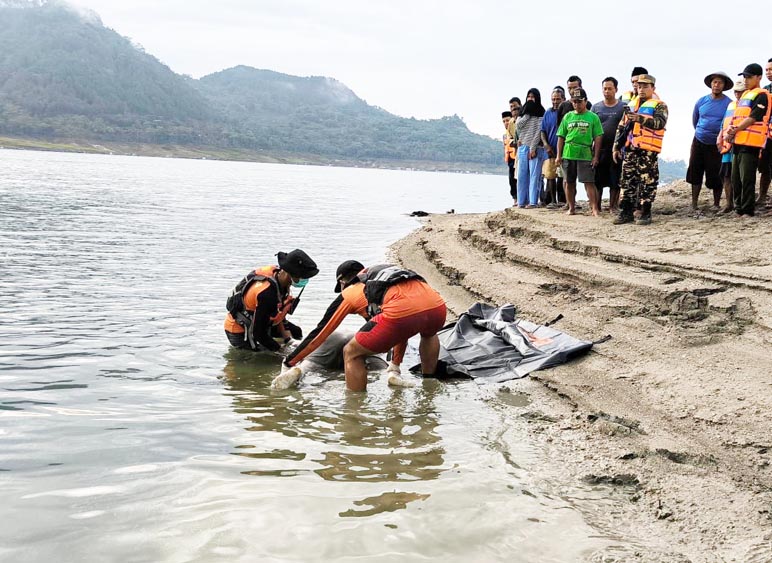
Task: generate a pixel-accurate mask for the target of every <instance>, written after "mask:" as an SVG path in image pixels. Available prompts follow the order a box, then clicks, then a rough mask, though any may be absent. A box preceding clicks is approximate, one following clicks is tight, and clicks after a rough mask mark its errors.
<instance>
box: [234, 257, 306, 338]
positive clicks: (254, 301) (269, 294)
mask: <svg viewBox="0 0 772 563" xmlns="http://www.w3.org/2000/svg"><path fill="white" fill-rule="evenodd" d="M277 256H278V262H279V264H278V265H276V266H264V267H262V268H258V269H256V270H254V271H253V272H250V273H249V274H247V276H246V277H245V278H244V279H243V280H242V281H241V282H240V283H239V284H238V285H237V286H236V288H235V289H234V291H233V294H232V295H231V297H230V298H229V299H228V303H227V309H228V315H227V316H226V317H225V335H226V336H227V338H228V342H230V343H231V345H232V346H235V347H236V348H246V349H252V350H255V351H269V352H279V351H280V350H281V348H282V345H281V344H279V342H277V341H276V339H277V338H278V339H280V340H282V341H283V342H284V343H285V344H286V343H288V342H291V339H292V338H295V339H300V338H302V337H303V331H302V330H301V329H300V327H298V326H296V325H294V324H292V323H291V322H289V321H288V320H287V319H286V316H287V315H288V314H291V313H292V312H293V311H294V308H295V306H296V305H297V301H296V298H294V297H293V296H292V295H291V294H290V287H295V288H301V290H302V288H303V287H305V285H306V284H307V283H308V280H309V279H310V278H312V277H314V276H315V275H316V274H318V273H319V269H318V268H317V267H316V263H315V262H314V261H313V260H312V259H311V258H310V257H309V256H308V254H306V253H305V252H303V251H302V250H298V249H295V250H293V251H292V252H290V253H286V252H279V253H278V254H277Z"/></svg>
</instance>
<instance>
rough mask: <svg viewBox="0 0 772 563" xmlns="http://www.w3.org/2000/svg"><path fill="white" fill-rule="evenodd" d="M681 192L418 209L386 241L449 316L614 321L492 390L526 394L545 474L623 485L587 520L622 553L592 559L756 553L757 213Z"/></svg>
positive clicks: (768, 451) (761, 268) (764, 549)
mask: <svg viewBox="0 0 772 563" xmlns="http://www.w3.org/2000/svg"><path fill="white" fill-rule="evenodd" d="M690 189H691V188H690V186H688V185H687V184H686V183H684V182H677V183H675V184H671V185H669V186H666V187H662V188H660V192H659V194H658V199H657V200H656V201H655V204H654V210H653V221H654V222H653V223H652V225H650V226H648V227H643V226H636V225H621V226H614V225H612V224H611V221H612V217H611V216H610V215H609V214H608V213H604V215H603V217H602V218H600V219H594V218H592V217H591V216H589V215H583V214H582V213H586V207H585V209H584V210H583V212H580V214H579V215H577V216H574V217H568V216H566V215H565V214H563V213H561V212H559V211H552V210H546V209H536V210H519V209H507V210H504V211H499V212H493V213H488V214H480V215H432V216H430V217H428V218H427V220H426V222H425V224H424V226H423V227H422V228H420V229H418V230H416V231H414V232H413V233H412V234H410V235H409V236H407V237H406V238H404V239H402V240H400V241H398V242H396V243H395V244H394V245H393V246H392V249H391V251H392V255H393V256H394V258H395V259H396V260H397V261H398V262H400V263H402V264H403V265H405V266H407V267H410V268H413V269H415V270H417V271H419V272H420V273H421V274H422V275H424V276H425V277H426V278H427V281H429V283H430V284H432V286H434V287H435V288H436V289H437V290H438V291H440V293H442V295H443V297H444V298H445V299H446V301H447V303H448V308H449V310H450V311H452V312H453V313H454V314H456V315H458V314H460V313H462V312H463V311H465V310H466V309H467V308H468V307H469V306H470V305H471V304H472V303H474V302H475V301H486V302H489V303H493V304H497V305H500V304H503V303H505V302H511V303H514V304H515V306H516V307H517V308H518V311H519V312H520V314H521V315H522V317H524V318H527V319H529V320H532V321H534V322H545V321H546V320H548V319H552V318H554V317H556V316H557V315H558V314H563V315H564V318H563V319H562V320H561V321H560V322H559V323H558V324H557V325H556V328H558V329H560V330H564V331H566V332H567V333H569V334H572V335H573V336H576V337H578V338H582V339H588V340H596V339H599V338H601V337H603V336H605V335H607V334H610V335H611V336H612V339H611V340H610V341H608V342H606V343H603V344H599V345H597V346H595V347H594V348H593V350H592V351H591V352H590V354H588V355H587V356H585V357H584V358H581V359H579V360H575V361H572V362H570V363H568V364H566V365H563V366H559V367H557V368H553V369H550V370H546V371H541V372H536V373H534V374H532V375H531V376H530V377H528V378H525V379H521V380H515V381H509V382H507V383H506V384H504V385H501V386H496V387H495V388H494V391H496V390H497V392H498V393H499V394H501V393H507V392H510V391H511V392H517V393H525V394H527V395H528V396H529V398H530V400H531V401H532V404H531V411H532V412H531V413H529V422H530V424H529V425H528V428H529V439H533V440H534V443H535V444H537V445H540V446H541V447H543V448H544V451H545V455H546V456H547V457H548V458H549V459H551V460H552V464H551V466H552V467H551V468H547V469H546V471H547V473H550V472H551V473H553V475H552V477H558V478H561V479H563V480H571V481H581V482H584V483H588V484H605V485H612V486H618V487H619V488H620V491H621V492H622V493H623V494H625V495H627V498H628V499H629V503H628V504H627V506H626V507H624V508H623V509H622V510H621V513H619V514H614V515H613V516H609V521H608V522H604V523H601V524H600V525H599V526H598V527H599V528H602V529H603V531H604V532H607V533H611V534H612V535H616V536H618V537H621V538H624V539H625V542H626V543H627V542H630V543H632V544H634V545H636V553H631V552H629V551H626V552H625V553H620V554H618V556H614V555H608V554H607V555H606V557H607V558H604V559H603V561H604V562H608V563H611V562H612V561H613V562H619V563H621V562H623V561H624V562H628V561H630V562H632V561H641V562H643V561H645V562H663V563H664V562H668V563H676V562H678V563H685V562H687V561H688V562H693V563H697V562H702V561H704V562H712V561H738V562H739V561H742V562H746V563H753V562H761V561H770V560H772V467H771V466H770V465H771V464H772V422H771V421H770V419H769V414H770V413H771V412H772V360H771V359H770V357H769V354H770V351H772V258H768V256H769V249H768V248H767V243H768V242H769V241H772V217H768V218H764V217H757V218H753V219H738V218H735V217H734V216H729V217H727V216H721V215H714V214H713V212H710V211H705V212H704V215H703V217H702V218H695V217H694V213H693V212H692V211H691V209H690ZM707 197H708V193H705V191H703V194H702V200H701V201H703V202H705V201H707ZM492 387H493V386H492ZM523 416H525V414H524V415H523ZM539 470H540V471H544V468H540V469H539Z"/></svg>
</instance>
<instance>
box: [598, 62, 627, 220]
mask: <svg viewBox="0 0 772 563" xmlns="http://www.w3.org/2000/svg"><path fill="white" fill-rule="evenodd" d="M635 79H636V82H637V80H638V76H637V75H636V76H635ZM618 85H619V82H618V81H617V79H616V78H614V77H613V76H608V77H606V78H604V79H603V82H601V87H602V88H603V100H602V101H601V102H599V103H596V104H595V105H594V106H593V107H592V111H593V113H595V114H597V116H598V118H599V119H600V123H601V125H602V126H603V144H602V147H601V152H600V162H599V163H598V166H597V167H596V168H595V188H596V189H597V190H598V202H601V201H602V200H603V188H605V187H607V186H608V188H609V198H608V201H609V210H610V211H611V213H618V212H619V178H620V176H622V163H621V162H614V137H615V136H616V132H617V127H618V126H619V122H620V121H622V117H623V116H624V112H625V108H626V107H628V106H627V104H625V103H624V102H622V101H620V100H617V97H616V96H617V87H618Z"/></svg>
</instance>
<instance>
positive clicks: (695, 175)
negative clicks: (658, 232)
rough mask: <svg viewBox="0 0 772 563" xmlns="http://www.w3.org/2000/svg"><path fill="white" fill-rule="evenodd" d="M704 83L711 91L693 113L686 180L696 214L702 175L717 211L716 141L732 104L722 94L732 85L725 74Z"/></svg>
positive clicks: (718, 164)
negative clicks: (711, 193)
mask: <svg viewBox="0 0 772 563" xmlns="http://www.w3.org/2000/svg"><path fill="white" fill-rule="evenodd" d="M704 82H705V85H706V86H707V87H708V88H710V94H708V95H707V96H703V97H701V98H700V99H699V100H697V103H695V104H694V110H693V111H692V125H693V126H694V139H693V140H692V148H691V151H690V153H689V168H688V169H687V170H686V181H687V182H689V183H690V184H691V186H692V210H694V211H697V204H698V203H699V198H700V189H701V188H702V178H703V176H704V177H705V186H707V188H708V189H709V190H711V191H712V192H713V209H714V210H716V211H718V210H719V204H720V202H721V178H720V177H719V172H720V170H721V153H720V152H719V150H718V148H717V146H716V141H717V140H718V134H719V132H720V131H721V124H722V123H723V121H724V117H725V114H726V108H727V106H728V105H729V103H730V101H731V100H730V99H729V97H727V96H725V95H724V92H726V91H727V90H729V89H730V88H732V86H733V85H734V82H733V80H732V79H731V78H730V77H729V76H728V75H727V74H726V73H724V72H714V73H712V74H709V75H708V76H706V77H705V81H704Z"/></svg>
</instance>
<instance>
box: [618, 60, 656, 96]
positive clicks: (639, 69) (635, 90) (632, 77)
mask: <svg viewBox="0 0 772 563" xmlns="http://www.w3.org/2000/svg"><path fill="white" fill-rule="evenodd" d="M641 74H649V71H648V70H646V69H645V68H643V67H642V66H637V67H635V68H634V69H633V73H632V74H631V75H630V82H631V83H632V85H633V89H632V90H630V91H628V92H625V93H624V94H622V97H621V98H620V100H622V102H624V103H626V104H629V103H630V102H634V100H635V98H637V97H638V77H639V76H640V75H641Z"/></svg>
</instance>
